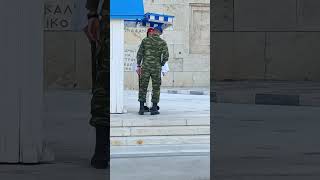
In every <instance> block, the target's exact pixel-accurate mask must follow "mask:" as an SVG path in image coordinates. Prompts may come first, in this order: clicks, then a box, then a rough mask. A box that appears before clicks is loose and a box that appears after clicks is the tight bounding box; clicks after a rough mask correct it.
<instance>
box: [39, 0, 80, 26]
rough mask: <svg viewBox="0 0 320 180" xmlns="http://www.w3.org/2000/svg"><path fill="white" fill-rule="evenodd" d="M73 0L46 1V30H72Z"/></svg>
mask: <svg viewBox="0 0 320 180" xmlns="http://www.w3.org/2000/svg"><path fill="white" fill-rule="evenodd" d="M73 12H74V2H73V1H72V0H47V1H46V2H45V10H44V15H45V22H44V26H45V30H72V15H73Z"/></svg>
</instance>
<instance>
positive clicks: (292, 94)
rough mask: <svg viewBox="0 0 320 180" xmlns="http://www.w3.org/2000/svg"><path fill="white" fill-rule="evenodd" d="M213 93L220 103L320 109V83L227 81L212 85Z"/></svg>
mask: <svg viewBox="0 0 320 180" xmlns="http://www.w3.org/2000/svg"><path fill="white" fill-rule="evenodd" d="M211 91H212V92H211V95H212V99H213V100H214V101H215V102H218V103H238V104H273V105H295V106H319V107H320V82H312V81H296V82H292V81H291V82H288V81H230V82H227V81H226V82H214V83H212V84H211Z"/></svg>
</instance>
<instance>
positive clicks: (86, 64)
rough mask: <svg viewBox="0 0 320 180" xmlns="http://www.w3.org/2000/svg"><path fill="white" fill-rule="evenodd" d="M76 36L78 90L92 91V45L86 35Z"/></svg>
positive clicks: (79, 34)
mask: <svg viewBox="0 0 320 180" xmlns="http://www.w3.org/2000/svg"><path fill="white" fill-rule="evenodd" d="M75 34H76V47H75V51H76V52H75V53H76V54H75V56H76V57H75V59H76V83H77V86H76V88H78V89H90V88H91V87H92V85H91V84H92V82H91V81H92V80H91V79H92V78H91V76H92V74H91V72H92V70H91V67H92V61H91V45H90V43H89V41H88V39H87V37H86V36H85V34H84V33H82V32H79V33H75Z"/></svg>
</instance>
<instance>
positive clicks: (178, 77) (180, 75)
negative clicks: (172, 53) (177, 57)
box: [173, 72, 194, 87]
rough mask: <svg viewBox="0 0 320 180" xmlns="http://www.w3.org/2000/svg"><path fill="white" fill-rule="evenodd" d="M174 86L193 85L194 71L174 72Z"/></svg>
mask: <svg viewBox="0 0 320 180" xmlns="http://www.w3.org/2000/svg"><path fill="white" fill-rule="evenodd" d="M173 80H174V87H192V85H193V84H194V82H193V73H192V72H173Z"/></svg>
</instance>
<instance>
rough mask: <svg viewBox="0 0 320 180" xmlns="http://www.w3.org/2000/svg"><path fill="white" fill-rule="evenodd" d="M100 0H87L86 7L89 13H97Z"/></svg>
mask: <svg viewBox="0 0 320 180" xmlns="http://www.w3.org/2000/svg"><path fill="white" fill-rule="evenodd" d="M99 2H100V0H87V3H86V8H87V9H88V10H89V14H94V13H98V12H97V11H98V7H99Z"/></svg>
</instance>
